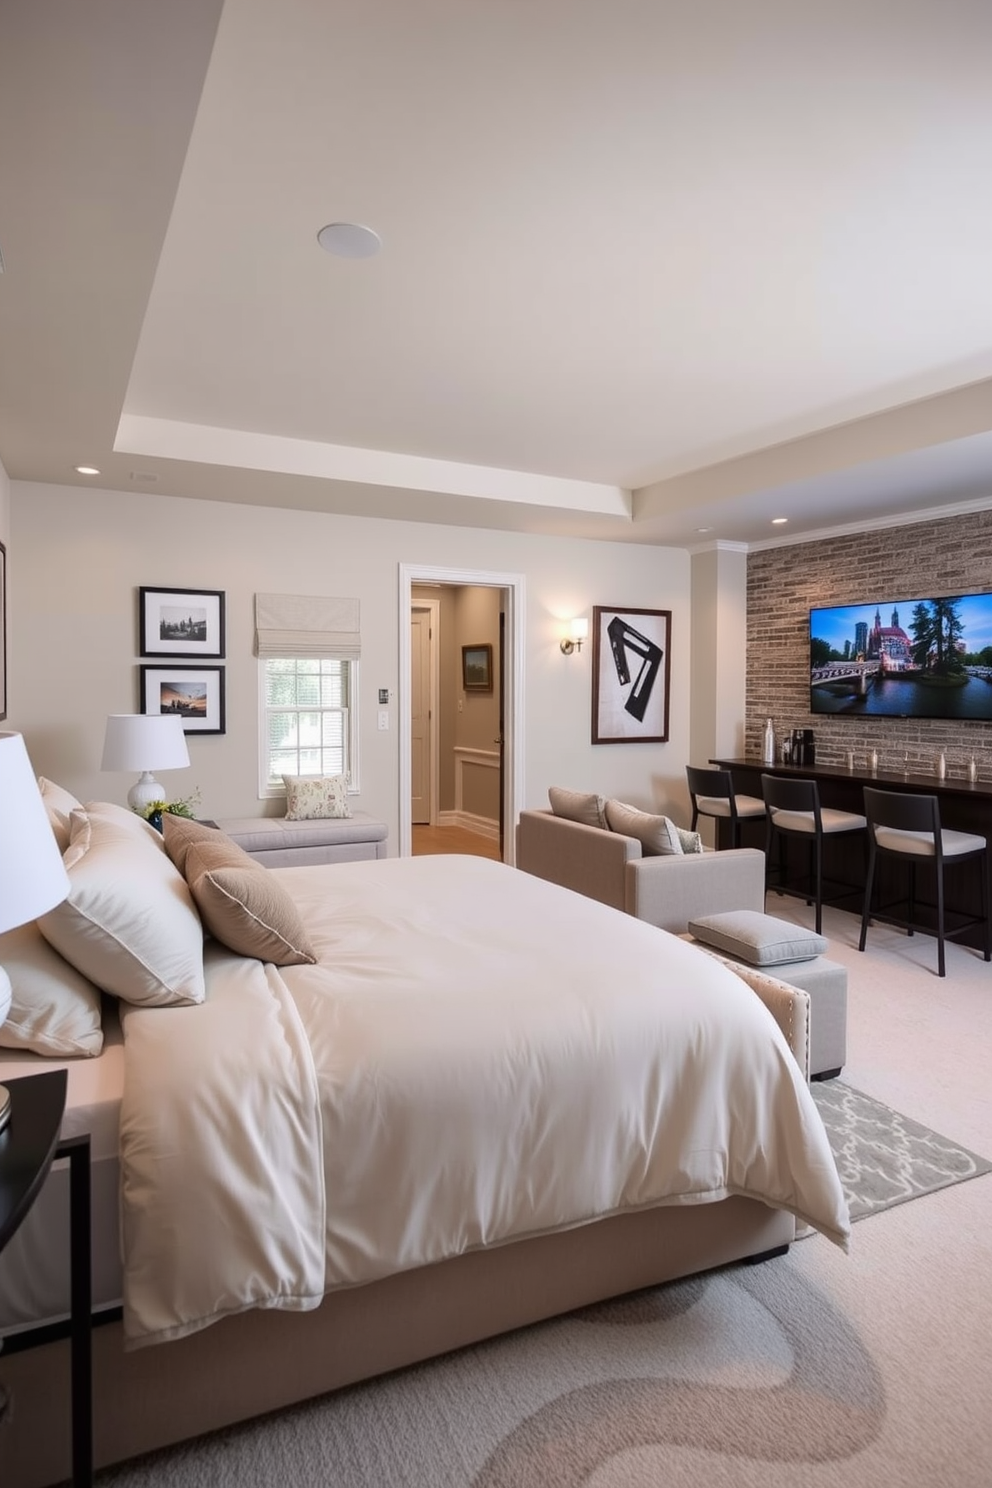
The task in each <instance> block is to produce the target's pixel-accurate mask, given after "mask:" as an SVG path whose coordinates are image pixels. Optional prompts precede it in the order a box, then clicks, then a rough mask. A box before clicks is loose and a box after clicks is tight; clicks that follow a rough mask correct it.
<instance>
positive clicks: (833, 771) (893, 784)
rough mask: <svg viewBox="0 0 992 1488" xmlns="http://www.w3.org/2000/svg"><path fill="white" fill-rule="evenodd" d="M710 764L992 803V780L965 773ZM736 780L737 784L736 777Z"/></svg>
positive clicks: (751, 761) (860, 765) (861, 764)
mask: <svg viewBox="0 0 992 1488" xmlns="http://www.w3.org/2000/svg"><path fill="white" fill-rule="evenodd" d="M710 764H711V765H716V766H717V767H718V768H719V769H721V770H730V771H731V772H737V771H740V772H744V771H747V772H748V773H749V774H751V775H783V776H790V775H791V776H795V777H796V778H797V779H800V778H801V779H804V780H817V781H820V782H825V781H838V782H843V783H844V784H847V785H855V786H857V787H859V788H860V787H863V786H866V785H875V786H878V787H879V789H883V790H906V791H912V792H914V793H915V794H917V795H930V796H971V797H974V796H979V797H982V798H983V799H984V801H987V802H989V803H992V778H990V779H988V780H974V781H972V780H968V779H966V778H965V776H964V775H963V774H961V773H958V774H956V775H952V774H950V773H948V775H947V776H946V777H945V778H944V779H943V780H940V779H938V777H937V776H936V775H935V774H934V773H933V772H932V771H931V772H921V771H919V770H911V771H910V772H909V773H904V772H903V771H902V770H890V769H878V770H874V771H873V770H871V769H870V768H869V766H868V763H867V761H862V760H855V762H854V765H853V767H852V768H851V769H848V767H847V765H784V764H781V763H776V764H774V765H766V764H764V763H763V762H762V761H761V760H760V759H757V758H754V757H750V758H744V759H713V760H710ZM949 770H950V767H949ZM958 771H959V772H960V766H958ZM734 778H735V784H736V782H737V776H736V774H735V777H734ZM742 788H743V787H742ZM755 794H757V795H760V794H761V792H760V791H757V792H755Z"/></svg>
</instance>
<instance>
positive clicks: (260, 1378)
mask: <svg viewBox="0 0 992 1488" xmlns="http://www.w3.org/2000/svg"><path fill="white" fill-rule="evenodd" d="M795 1230H796V1225H795V1220H794V1219H793V1218H792V1217H791V1216H790V1215H788V1214H785V1213H783V1212H781V1211H776V1210H773V1209H769V1208H768V1207H767V1206H766V1205H764V1204H761V1203H758V1202H756V1201H754V1200H752V1199H742V1198H731V1199H725V1200H723V1201H722V1202H720V1203H718V1204H706V1205H699V1206H695V1207H692V1206H690V1207H674V1208H664V1209H654V1210H647V1211H643V1212H641V1213H638V1214H629V1215H622V1216H619V1217H616V1218H612V1219H606V1220H602V1221H600V1222H599V1223H597V1224H592V1225H584V1226H582V1227H581V1228H578V1229H574V1230H568V1231H565V1232H564V1233H560V1234H555V1235H546V1236H541V1237H539V1238H536V1239H529V1240H523V1241H517V1242H515V1243H513V1244H508V1245H504V1246H500V1247H497V1248H496V1249H493V1250H484V1251H476V1252H472V1253H470V1254H467V1255H464V1256H460V1257H458V1258H456V1259H454V1260H450V1261H445V1262H443V1263H442V1264H440V1265H437V1266H431V1267H426V1268H424V1269H422V1270H417V1271H409V1272H404V1273H402V1274H400V1275H398V1276H393V1277H389V1278H387V1279H386V1280H384V1281H380V1282H375V1283H373V1284H371V1285H369V1286H365V1287H358V1288H356V1289H354V1290H350V1291H344V1292H336V1293H334V1294H332V1295H329V1296H328V1297H327V1298H326V1299H325V1301H324V1302H323V1304H322V1305H321V1307H320V1308H319V1309H318V1310H317V1311H316V1312H311V1313H273V1312H249V1313H243V1314H241V1315H239V1316H237V1317H232V1318H227V1319H225V1320H224V1321H222V1322H219V1323H217V1324H215V1325H214V1326H213V1327H211V1328H208V1329H206V1330H205V1331H204V1332H202V1333H197V1334H194V1335H193V1336H192V1337H190V1338H185V1339H181V1340H179V1341H177V1342H175V1343H166V1344H160V1345H158V1346H155V1347H152V1348H146V1349H141V1350H139V1351H136V1352H132V1353H125V1352H124V1349H123V1342H122V1331H121V1324H120V1323H119V1322H114V1323H110V1324H106V1325H104V1326H101V1327H98V1328H97V1329H96V1330H95V1331H94V1348H93V1371H94V1376H93V1377H94V1444H95V1457H96V1462H97V1464H98V1466H105V1465H106V1464H108V1463H110V1462H114V1461H119V1460H121V1459H123V1458H127V1457H132V1456H135V1455H136V1454H138V1453H141V1452H146V1451H148V1450H150V1449H151V1448H154V1447H159V1446H163V1445H166V1444H168V1443H171V1442H177V1441H182V1440H184V1439H186V1438H188V1437H191V1436H197V1435H200V1434H202V1433H203V1432H206V1431H211V1430H214V1429H216V1428H218V1427H221V1426H225V1425H229V1424H230V1423H232V1422H235V1421H239V1420H244V1419H247V1418H248V1417H251V1416H256V1415H260V1414H262V1413H264V1412H266V1411H272V1410H276V1409H278V1408H280V1407H283V1406H286V1405H290V1404H292V1403H294V1402H296V1401H300V1400H305V1399H308V1398H310V1397H312V1396H315V1395H320V1394H324V1393H326V1392H327V1391H329V1390H334V1389H337V1388H339V1387H340V1386H343V1385H348V1384H352V1383H354V1382H356V1381H358V1380H362V1379H367V1378H369V1377H371V1376H374V1375H377V1374H382V1373H385V1372H386V1371H388V1370H393V1369H398V1368H401V1367H402V1366H404V1365H408V1364H412V1363H415V1362H417V1361H418V1360H422V1359H427V1358H431V1357H433V1356H435V1355H437V1354H440V1353H444V1352H447V1351H448V1350H451V1349H456V1348H460V1347H463V1346H464V1345H466V1344H470V1343H474V1342H477V1341H478V1340H480V1339H483V1338H487V1337H491V1336H493V1335H496V1334H499V1333H504V1332H507V1331H509V1330H510V1329H513V1328H518V1327H522V1326H524V1325H526V1324H528V1323H535V1322H539V1321H541V1320H543V1319H545V1318H548V1317H553V1316H555V1315H556V1314H559V1313H562V1312H568V1311H570V1310H571V1309H573V1308H576V1307H581V1306H584V1305H587V1304H589V1303H591V1302H595V1301H599V1300H601V1299H602V1298H604V1297H612V1296H617V1295H620V1294H622V1293H623V1292H628V1291H634V1290H637V1289H638V1288H641V1287H646V1286H652V1285H655V1284H657V1283H659V1282H664V1281H669V1280H673V1279H675V1278H677V1277H679V1276H685V1275H690V1274H692V1273H694V1272H697V1271H702V1270H708V1269H711V1268H712V1267H714V1266H719V1265H723V1264H725V1263H728V1262H730V1261H735V1260H740V1259H743V1258H747V1257H753V1256H760V1255H764V1254H766V1253H768V1252H769V1251H776V1250H778V1249H780V1248H782V1247H784V1246H786V1245H788V1244H789V1242H790V1240H791V1239H792V1238H794V1235H795ZM0 1377H2V1379H3V1383H4V1385H5V1387H6V1388H7V1389H8V1390H12V1391H13V1397H14V1404H15V1409H14V1410H13V1411H12V1413H11V1417H12V1418H11V1420H10V1421H9V1422H8V1423H5V1425H4V1428H3V1430H2V1432H0V1478H2V1481H3V1483H4V1485H5V1488H42V1485H49V1484H53V1483H59V1482H61V1481H63V1480H64V1479H65V1478H66V1476H67V1475H68V1472H69V1462H70V1412H69V1363H68V1344H67V1343H56V1344H49V1345H44V1346H41V1347H38V1348H35V1349H31V1350H28V1351H25V1352H22V1353H17V1354H13V1355H11V1356H10V1357H9V1358H6V1359H4V1358H3V1356H0Z"/></svg>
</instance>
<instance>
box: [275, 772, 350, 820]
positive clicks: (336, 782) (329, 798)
mask: <svg viewBox="0 0 992 1488" xmlns="http://www.w3.org/2000/svg"><path fill="white" fill-rule="evenodd" d="M282 783H283V785H284V786H285V787H286V820H287V821H321V820H327V819H330V818H344V817H349V816H350V815H351V807H350V806H349V805H348V777H347V775H284V776H283V777H282Z"/></svg>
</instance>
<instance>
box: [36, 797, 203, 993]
mask: <svg viewBox="0 0 992 1488" xmlns="http://www.w3.org/2000/svg"><path fill="white" fill-rule="evenodd" d="M70 825H71V837H70V841H69V849H68V851H67V852H66V854H65V856H64V862H65V866H66V871H67V872H68V874H69V884H70V889H69V895H68V898H67V899H65V900H64V901H63V902H62V903H61V904H58V905H56V907H55V908H54V909H50V910H49V911H48V913H47V914H45V915H42V916H41V918H40V919H39V920H38V928H39V930H40V931H41V933H42V935H43V936H44V937H45V939H46V940H47V941H48V943H49V945H50V946H52V947H53V948H54V949H55V950H56V951H58V952H59V953H60V955H62V956H64V957H65V959H66V960H67V961H68V962H69V964H70V965H71V966H74V967H75V968H76V970H77V971H78V972H80V973H81V974H82V975H83V976H85V977H88V978H89V980H90V981H91V982H94V983H95V984H96V985H97V986H98V987H101V988H103V990H104V991H105V992H112V993H113V994H114V996H115V997H120V998H121V999H122V1000H123V1001H124V1002H131V1003H135V1004H136V1005H138V1006H148V1007H167V1006H169V1005H170V1004H179V1003H190V1002H202V1001H203V996H204V981H203V926H202V925H201V924H200V918H199V915H198V914H197V912H196V909H195V908H194V905H193V900H192V897H191V895H190V891H189V889H188V888H187V886H186V882H185V880H184V879H183V876H182V874H181V873H180V872H179V870H178V869H177V868H176V867H175V866H174V864H172V863H171V862H170V861H169V858H168V856H167V854H166V852H165V848H164V846H163V843H162V839H161V837H160V836H159V834H158V833H157V832H156V831H155V829H154V827H150V826H149V825H148V823H147V822H144V821H142V820H141V818H140V817H138V816H135V814H134V812H133V811H127V810H125V809H124V808H123V807H120V806H115V805H113V804H112V803H109V802H91V803H90V804H89V806H88V807H87V808H86V809H85V810H82V811H73V813H72V815H71V817H70Z"/></svg>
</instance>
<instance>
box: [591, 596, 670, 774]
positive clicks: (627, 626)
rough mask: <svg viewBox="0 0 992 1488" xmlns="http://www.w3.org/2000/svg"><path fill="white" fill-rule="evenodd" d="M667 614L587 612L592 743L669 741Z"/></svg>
mask: <svg viewBox="0 0 992 1488" xmlns="http://www.w3.org/2000/svg"><path fill="white" fill-rule="evenodd" d="M671 627H672V612H671V610H640V609H624V608H622V607H620V606H613V605H596V606H595V608H594V609H593V612H592V742H593V743H594V744H664V743H665V742H666V740H667V739H668V682H669V673H670V651H671Z"/></svg>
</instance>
